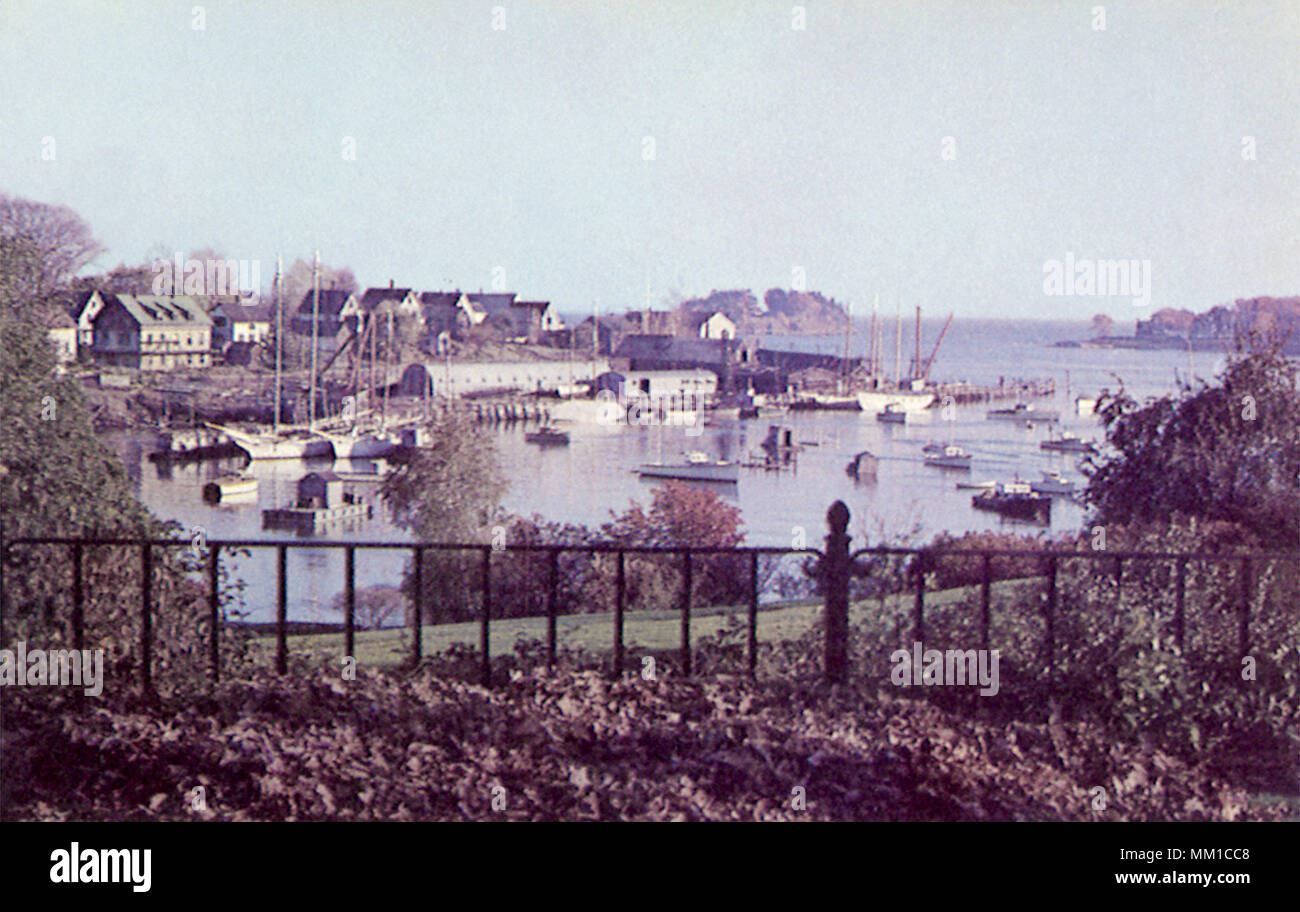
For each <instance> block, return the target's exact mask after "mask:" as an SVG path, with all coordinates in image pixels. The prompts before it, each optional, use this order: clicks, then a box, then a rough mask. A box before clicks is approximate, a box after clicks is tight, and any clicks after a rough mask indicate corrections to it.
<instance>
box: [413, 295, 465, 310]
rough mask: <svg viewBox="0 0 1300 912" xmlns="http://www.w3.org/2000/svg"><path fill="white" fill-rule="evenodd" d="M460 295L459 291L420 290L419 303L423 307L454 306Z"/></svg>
mask: <svg viewBox="0 0 1300 912" xmlns="http://www.w3.org/2000/svg"><path fill="white" fill-rule="evenodd" d="M460 295H461V293H460V292H459V291H422V292H420V303H421V304H423V305H424V306H425V307H455V306H456V303H457V302H458V301H460Z"/></svg>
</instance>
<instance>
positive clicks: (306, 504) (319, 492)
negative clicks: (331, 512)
mask: <svg viewBox="0 0 1300 912" xmlns="http://www.w3.org/2000/svg"><path fill="white" fill-rule="evenodd" d="M344 497H345V494H344V490H343V479H342V478H340V477H339V476H338V475H337V474H335V473H334V472H310V473H308V474H307V475H304V476H303V477H302V479H301V480H300V481H299V482H298V507H299V509H320V508H328V507H338V506H342V505H343V504H344V503H345V500H344Z"/></svg>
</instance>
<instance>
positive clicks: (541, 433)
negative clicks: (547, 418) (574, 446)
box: [524, 425, 569, 446]
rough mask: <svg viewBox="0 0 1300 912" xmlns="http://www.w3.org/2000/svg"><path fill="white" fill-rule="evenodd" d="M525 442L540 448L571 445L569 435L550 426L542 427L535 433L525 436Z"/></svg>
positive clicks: (531, 432)
mask: <svg viewBox="0 0 1300 912" xmlns="http://www.w3.org/2000/svg"><path fill="white" fill-rule="evenodd" d="M524 440H525V441H527V442H528V443H535V444H537V445H538V446H568V445H569V435H568V434H567V433H565V432H564V431H557V430H556V429H555V428H553V427H551V426H549V425H547V426H545V427H540V428H538V429H537V430H535V431H530V432H529V433H527V434H525V435H524Z"/></svg>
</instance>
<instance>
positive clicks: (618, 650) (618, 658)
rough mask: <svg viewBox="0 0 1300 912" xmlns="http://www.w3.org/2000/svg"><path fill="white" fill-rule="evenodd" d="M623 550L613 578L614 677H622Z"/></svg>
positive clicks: (624, 581) (624, 596)
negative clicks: (616, 573) (614, 590)
mask: <svg viewBox="0 0 1300 912" xmlns="http://www.w3.org/2000/svg"><path fill="white" fill-rule="evenodd" d="M623 553H624V552H623V549H622V548H620V549H619V552H618V575H617V576H616V577H615V583H614V585H615V589H616V590H617V591H616V592H615V598H614V677H615V678H619V677H622V675H623V600H624V598H626V592H627V579H626V576H625V574H626V569H625V566H624V564H625V561H624V559H623Z"/></svg>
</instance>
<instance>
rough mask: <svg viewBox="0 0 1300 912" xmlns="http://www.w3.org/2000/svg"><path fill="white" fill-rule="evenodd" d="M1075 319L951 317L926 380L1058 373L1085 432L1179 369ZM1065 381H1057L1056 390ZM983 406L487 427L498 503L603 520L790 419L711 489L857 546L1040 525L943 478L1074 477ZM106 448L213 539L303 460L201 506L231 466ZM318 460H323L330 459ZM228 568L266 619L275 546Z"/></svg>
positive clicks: (297, 569) (281, 485) (394, 533)
mask: <svg viewBox="0 0 1300 912" xmlns="http://www.w3.org/2000/svg"><path fill="white" fill-rule="evenodd" d="M941 325H942V324H941V323H940V322H938V321H926V322H924V323H923V341H922V352H923V356H925V355H928V353H929V350H930V348H931V346H932V345H933V340H934V339H935V337H936V336H937V334H938V332H939V329H940V328H941ZM911 333H912V327H911V326H910V325H909V324H907V323H906V322H905V323H904V348H903V352H904V357H903V369H904V370H906V369H907V362H908V359H909V357H910V351H911V343H909V341H908V340H909V339H910V338H911ZM1086 336H1087V327H1086V325H1084V324H1080V323H1065V322H1054V323H1048V322H1028V321H1014V322H998V321H974V320H970V321H961V320H958V321H954V323H953V325H952V328H951V329H950V330H949V332H948V335H947V338H946V339H945V340H944V344H943V348H942V349H941V351H940V353H939V358H938V360H937V361H936V366H935V369H934V371H933V376H934V377H935V378H936V379H940V380H948V379H965V380H968V381H970V382H972V383H996V382H997V380H998V377H999V376H1003V377H1006V378H1008V379H1011V378H1015V377H1020V378H1041V377H1054V378H1056V381H1057V385H1058V392H1057V395H1056V397H1055V400H1047V399H1041V400H1037V404H1039V405H1040V407H1043V408H1054V409H1057V410H1058V411H1060V412H1061V416H1062V424H1061V426H1060V427H1061V428H1064V429H1066V430H1071V431H1074V432H1075V433H1077V434H1078V435H1079V436H1081V437H1084V438H1088V437H1095V436H1098V434H1099V432H1100V428H1099V426H1098V425H1097V423H1096V419H1095V418H1092V417H1084V418H1080V417H1076V416H1075V415H1074V411H1073V404H1072V401H1071V400H1072V398H1073V396H1075V395H1079V394H1081V393H1082V394H1086V395H1095V394H1096V393H1097V392H1098V391H1099V390H1100V389H1102V388H1103V387H1111V388H1115V387H1116V386H1117V385H1118V382H1117V380H1116V376H1118V377H1121V378H1123V380H1124V382H1125V383H1126V385H1127V386H1128V388H1129V389H1131V390H1133V391H1134V392H1135V393H1136V394H1137V395H1139V396H1145V395H1160V394H1163V393H1165V392H1167V391H1168V390H1170V389H1171V388H1172V387H1173V385H1174V381H1175V373H1176V372H1177V373H1178V374H1180V375H1182V376H1186V374H1187V372H1188V364H1189V356H1188V354H1187V353H1186V352H1175V351H1163V352H1134V351H1118V350H1116V351H1107V350H1095V351H1094V350H1085V349H1064V348H1052V347H1050V344H1051V343H1052V342H1054V341H1057V340H1059V339H1069V338H1077V339H1081V338H1086ZM886 337H887V338H886V353H887V354H886V361H887V362H888V363H889V364H890V365H892V364H893V349H892V342H893V339H894V338H895V336H894V326H893V322H892V320H891V321H890V322H889V332H887V333H886ZM866 338H867V331H866V328H865V326H863V327H862V328H861V329H859V330H858V331H857V334H856V335H855V337H854V339H852V340H851V350H852V351H853V353H854V354H862V353H864V352H865V348H866ZM764 341H765V344H766V345H767V346H769V347H773V348H788V349H798V350H807V351H825V352H836V353H839V352H842V351H843V347H844V339H843V337H838V338H835V337H797V338H776V337H772V338H768V339H766V340H764ZM1222 361H1223V359H1222V356H1221V355H1218V354H1208V353H1207V354H1195V355H1193V356H1192V357H1191V363H1192V366H1193V369H1194V371H1195V373H1196V374H1198V375H1201V376H1207V377H1208V376H1211V375H1212V374H1213V373H1214V372H1215V371H1216V369H1217V368H1218V367H1220V366H1221V365H1222ZM1067 372H1068V382H1069V389H1068V391H1067V389H1066V388H1065V384H1066V382H1067ZM989 407H991V406H988V405H974V406H967V407H962V408H958V409H956V410H955V411H956V414H955V416H954V417H955V420H953V421H944V420H942V419H941V417H940V415H939V414H938V413H937V412H935V411H931V412H928V413H926V415H924V416H922V417H921V419H920V420H919V421H918V422H917V423H915V424H908V425H905V426H901V427H900V426H895V425H882V424H879V423H878V422H876V421H875V419H874V416H872V415H869V414H866V413H859V412H804V413H792V414H789V415H785V416H778V417H775V418H773V419H771V421H768V420H758V421H749V422H736V421H726V420H721V419H718V420H716V424H715V425H714V426H712V427H707V428H704V429H703V433H702V434H699V435H698V436H693V437H692V436H688V435H687V433H686V430H685V429H683V428H672V427H647V428H639V427H631V428H628V427H623V428H603V427H595V426H575V427H573V428H572V429H571V436H572V442H571V444H570V445H569V446H568V447H563V448H547V449H541V448H538V447H536V446H532V445H529V444H526V443H525V442H524V439H523V434H524V428H522V427H516V428H509V429H503V430H499V431H493V430H486V431H485V433H487V434H489V435H491V437H492V438H493V440H494V442H495V444H496V446H497V449H498V452H499V454H500V457H501V461H502V464H503V466H504V468H505V470H506V474H507V476H508V477H509V479H510V481H511V488H510V490H509V492H508V494H507V496H506V499H505V506H506V508H507V509H509V510H511V511H513V512H517V513H524V514H532V513H538V514H541V515H542V516H544V517H546V518H548V519H553V520H561V521H568V522H577V523H583V524H587V525H593V526H594V525H599V524H601V523H603V522H605V521H607V520H608V519H609V518H610V515H611V512H612V511H618V512H621V511H622V510H624V509H625V508H626V507H627V505H628V504H629V502H631V501H632V500H639V501H641V502H643V503H645V502H647V501H648V500H649V495H650V492H651V490H652V485H651V484H650V483H648V482H645V481H642V480H641V479H639V478H638V477H637V476H636V475H635V474H634V473H633V471H632V470H633V469H634V468H635V466H636V465H637V464H639V463H642V462H647V461H652V460H655V459H658V458H661V457H662V458H664V459H665V460H671V459H673V458H674V457H675V456H677V455H678V454H680V453H681V452H682V451H684V450H697V449H698V450H706V451H709V452H711V453H713V454H715V455H717V456H719V457H722V458H729V459H743V458H745V457H747V456H748V455H749V454H750V453H751V452H755V453H756V452H761V451H759V444H760V443H761V441H762V440H763V438H764V437H765V436H766V434H767V427H768V424H769V423H780V424H783V425H786V426H789V427H791V428H793V430H794V436H795V439H796V440H798V441H800V442H803V443H806V444H808V445H807V446H806V447H805V449H804V450H803V451H802V452H801V453H799V454H798V455H797V457H796V466H795V469H794V470H793V471H788V472H779V473H777V472H764V471H759V470H742V472H741V478H740V483H739V484H738V485H735V486H725V485H724V486H717V487H716V488H715V489H716V490H717V491H718V493H719V494H720V495H721V496H722V497H723V498H724V499H726V500H727V501H728V502H730V503H733V504H735V505H736V506H738V507H740V509H741V516H742V519H743V521H744V526H745V530H746V533H747V540H748V542H749V543H751V544H763V545H776V546H785V545H789V544H790V543H791V541H792V539H793V538H794V536H796V535H797V534H799V533H800V530H802V532H803V534H804V535H806V538H807V541H808V543H809V544H812V545H816V544H818V543H819V542H820V540H821V538H822V536H824V535H825V515H826V509H827V507H828V506H829V505H830V504H831V502H832V501H834V500H836V499H842V500H844V502H845V503H847V504H848V505H849V508H850V510H851V511H852V515H853V521H852V524H851V526H850V531H851V532H852V534H853V535H854V539H855V542H856V543H858V544H864V543H867V542H872V543H875V542H879V541H880V540H881V538H882V536H885V537H892V536H894V535H896V534H904V533H909V534H910V533H911V532H912V530H913V529H914V528H919V530H920V532H919V534H918V535H917V536H916V538H917V539H919V540H924V539H928V538H930V537H932V536H933V535H934V534H936V533H938V532H940V531H951V532H957V533H959V532H963V531H970V530H982V529H995V528H1014V529H1018V530H1023V531H1028V532H1031V533H1033V532H1037V531H1040V530H1041V529H1042V527H1038V526H1031V525H1025V524H1020V523H1011V522H1009V521H1007V520H1003V519H1000V518H999V517H998V516H996V515H995V514H989V513H984V512H980V511H977V510H975V509H974V508H972V507H971V504H970V498H971V494H972V493H973V492H971V491H959V490H956V488H955V482H956V481H958V480H971V481H983V480H1011V479H1013V478H1015V477H1019V478H1021V479H1023V480H1036V479H1037V478H1039V477H1040V474H1041V473H1042V472H1043V471H1044V470H1046V469H1058V470H1060V471H1061V472H1062V473H1063V474H1065V475H1066V477H1069V478H1073V479H1075V480H1076V481H1077V480H1081V479H1080V476H1079V474H1078V472H1077V470H1076V459H1077V457H1074V456H1069V455H1058V454H1050V453H1047V452H1044V451H1042V450H1040V449H1039V448H1038V444H1039V442H1040V441H1042V440H1044V439H1046V438H1047V437H1048V436H1049V435H1050V434H1051V433H1052V432H1051V431H1049V429H1048V428H1047V427H1046V426H1040V427H1035V428H1033V429H1027V428H1024V427H1021V426H1017V425H1015V424H1013V423H1011V422H997V421H989V420H987V419H986V418H985V412H986V411H987V409H988V408H989ZM114 440H115V443H116V445H117V446H118V448H119V450H120V451H121V452H122V454H123V456H124V458H125V459H126V462H127V465H128V469H129V471H130V472H131V474H132V477H133V478H134V479H136V482H137V485H138V488H139V495H140V497H141V499H142V500H143V501H144V503H145V504H146V505H148V506H149V508H150V509H151V510H153V512H154V513H155V514H156V515H158V516H160V517H162V518H165V519H175V520H177V521H179V522H180V523H181V524H182V525H184V526H185V528H187V529H194V528H202V529H203V530H204V531H205V533H206V534H207V535H208V536H209V537H210V538H251V539H266V540H275V539H279V538H282V537H285V533H281V532H275V531H263V530H262V527H261V510H262V509H264V508H267V507H272V506H284V505H287V504H289V503H290V502H291V501H292V500H293V499H294V486H295V484H296V482H297V480H298V479H299V478H300V477H301V476H302V475H303V474H305V473H306V472H307V471H309V469H310V468H318V467H321V466H318V465H313V466H310V467H305V466H304V464H303V463H297V462H286V463H276V462H271V463H256V464H254V465H253V466H252V467H251V468H250V471H251V472H252V474H254V475H256V476H257V477H258V479H259V481H260V490H259V493H258V495H257V498H256V499H255V500H254V499H252V498H250V499H249V500H248V501H247V502H244V503H239V504H227V505H219V506H212V505H209V504H207V503H205V502H204V501H203V499H202V488H203V485H204V483H206V482H207V481H208V480H210V479H211V478H213V477H215V476H217V475H220V474H223V473H224V472H227V471H231V470H232V469H235V468H238V467H239V464H238V462H234V463H202V464H193V465H189V466H184V467H173V468H171V469H170V470H165V469H162V468H161V467H160V466H157V465H155V464H154V463H151V462H149V461H148V460H147V459H146V458H145V455H146V453H147V452H148V451H149V449H151V448H152V440H151V439H150V438H149V437H148V436H147V435H141V436H135V437H132V436H121V435H120V436H118V437H116V438H114ZM931 440H933V441H936V442H953V443H957V444H959V445H961V446H963V447H964V448H965V449H966V450H967V451H968V452H969V453H971V454H972V456H973V457H974V460H973V465H972V469H971V471H969V472H965V471H960V472H958V471H951V470H942V469H936V468H932V467H928V466H925V465H923V464H922V462H921V446H922V445H923V444H924V443H926V442H928V441H931ZM862 450H870V451H871V452H872V453H875V454H876V455H877V456H879V458H880V462H879V467H878V472H877V477H876V480H875V481H874V482H864V483H855V482H854V481H853V480H852V479H851V478H849V477H848V475H847V474H846V473H845V466H846V464H847V463H848V461H849V460H850V459H851V458H852V456H853V455H854V454H855V453H858V452H860V451H862ZM324 467H328V462H327V463H326V464H325V466H324ZM334 468H335V470H336V471H339V472H350V473H351V472H366V471H373V470H374V469H375V468H376V466H374V464H367V463H357V464H349V463H339V464H337V465H336V466H335V467H334ZM1083 518H1084V517H1083V513H1082V510H1081V509H1080V508H1079V507H1078V506H1076V505H1074V504H1073V503H1071V502H1070V501H1068V500H1066V499H1063V498H1056V499H1055V502H1054V504H1053V507H1052V519H1051V526H1050V530H1051V531H1053V532H1056V531H1064V530H1072V529H1077V528H1079V527H1080V525H1081V524H1082V522H1083ZM330 537H331V538H335V539H347V540H352V541H367V540H370V541H376V540H382V539H389V540H392V539H397V540H405V538H406V536H405V534H404V533H403V532H402V531H401V530H399V529H396V528H394V527H393V526H392V525H391V524H390V523H389V522H388V521H387V517H386V516H385V515H383V510H382V508H381V507H377V508H376V515H375V518H374V519H372V520H370V521H369V522H368V523H366V524H364V525H363V526H361V527H360V528H343V529H339V530H337V531H336V532H335V533H334V534H332V535H331V536H330ZM405 560H406V556H405V554H403V553H400V552H394V553H387V552H383V551H361V552H359V553H358V559H357V585H358V587H362V586H367V585H371V584H375V583H380V582H389V583H392V582H395V581H396V580H397V578H398V577H399V575H400V573H401V570H402V567H403V566H404V563H405ZM236 566H237V571H238V575H240V576H241V577H242V578H243V579H245V581H246V582H247V586H248V592H247V595H246V600H247V606H248V608H249V609H250V611H251V614H252V616H253V617H254V618H255V619H259V620H266V619H269V618H271V617H273V615H274V604H275V601H274V600H275V584H274V581H275V571H274V553H273V552H272V551H266V552H255V554H254V556H253V557H251V558H247V559H240V560H239V561H238V562H237V564H236ZM342 579H343V556H342V553H341V552H338V551H332V550H329V549H319V550H316V549H294V550H292V551H290V553H289V588H290V591H289V600H290V616H291V617H292V618H295V619H303V620H336V619H337V618H338V615H337V614H334V613H332V612H330V611H329V605H330V602H331V600H332V599H333V598H334V597H335V596H336V595H337V594H338V593H339V592H341V591H342V585H343V584H342Z"/></svg>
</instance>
